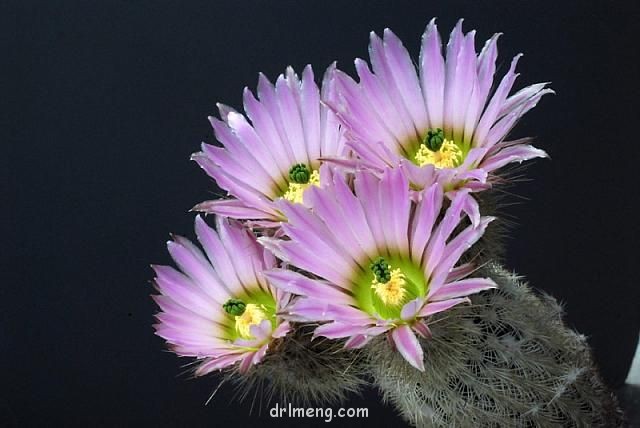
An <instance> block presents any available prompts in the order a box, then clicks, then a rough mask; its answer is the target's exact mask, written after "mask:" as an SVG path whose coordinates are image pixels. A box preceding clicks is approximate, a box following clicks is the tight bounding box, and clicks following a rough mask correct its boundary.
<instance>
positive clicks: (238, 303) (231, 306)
mask: <svg viewBox="0 0 640 428" xmlns="http://www.w3.org/2000/svg"><path fill="white" fill-rule="evenodd" d="M222 307H223V308H224V310H225V312H226V313H228V314H229V315H235V316H240V315H242V314H244V311H245V309H246V308H247V304H246V303H244V302H243V301H242V300H240V299H229V300H227V301H226V303H225V304H223V305H222Z"/></svg>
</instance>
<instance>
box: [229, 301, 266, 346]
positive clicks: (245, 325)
mask: <svg viewBox="0 0 640 428" xmlns="http://www.w3.org/2000/svg"><path fill="white" fill-rule="evenodd" d="M264 309H265V308H264V307H263V306H262V305H256V304H254V303H249V304H248V305H247V307H246V308H245V310H244V313H243V314H242V315H238V316H236V330H238V333H239V334H240V336H242V337H243V338H245V339H252V338H253V335H252V334H251V326H252V325H258V324H260V323H261V322H262V321H264V320H265V319H267V315H266V314H265V312H264Z"/></svg>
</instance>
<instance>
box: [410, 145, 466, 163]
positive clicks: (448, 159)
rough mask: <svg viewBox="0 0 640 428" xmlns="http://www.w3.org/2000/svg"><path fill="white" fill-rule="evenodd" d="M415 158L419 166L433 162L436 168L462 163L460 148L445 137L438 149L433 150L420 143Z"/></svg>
mask: <svg viewBox="0 0 640 428" xmlns="http://www.w3.org/2000/svg"><path fill="white" fill-rule="evenodd" d="M415 160H416V163H417V164H418V165H419V166H425V165H427V164H433V165H435V167H436V168H455V167H457V166H458V165H460V164H461V163H462V150H461V149H460V147H458V145H457V144H456V143H454V142H453V141H451V140H447V139H446V138H445V140H444V141H443V142H442V146H441V147H440V149H439V150H438V151H435V152H433V151H431V150H429V148H428V147H427V146H426V145H425V144H421V145H420V148H419V149H418V151H417V152H416V155H415Z"/></svg>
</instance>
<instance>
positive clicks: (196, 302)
mask: <svg viewBox="0 0 640 428" xmlns="http://www.w3.org/2000/svg"><path fill="white" fill-rule="evenodd" d="M195 229H196V233H197V235H198V240H199V241H200V243H201V244H202V246H203V248H204V252H205V254H206V256H205V254H203V253H202V252H201V251H200V250H199V249H198V248H197V247H196V246H195V245H194V244H192V243H191V242H190V241H189V240H187V239H185V238H182V237H180V236H174V237H173V240H172V241H169V242H168V243H167V247H168V249H169V253H170V254H171V257H173V259H174V260H175V262H176V264H177V265H178V267H179V268H180V270H181V271H182V272H180V271H178V270H176V269H173V268H172V267H169V266H153V269H154V270H155V273H156V278H155V285H156V287H157V289H158V291H159V292H160V294H159V295H156V296H154V299H155V301H156V303H157V304H158V306H160V309H161V312H160V313H158V314H157V315H156V318H157V320H158V323H157V324H156V325H155V329H156V334H157V335H158V336H160V337H162V338H164V339H165V340H166V341H167V343H169V344H170V347H171V349H172V350H173V351H174V352H175V353H176V354H178V355H180V356H186V357H195V358H197V359H198V360H200V363H199V365H198V368H197V369H196V371H195V373H196V375H198V376H200V375H204V374H207V373H210V372H212V371H214V370H220V369H222V368H225V367H228V366H231V365H233V364H236V363H239V370H240V371H241V372H246V371H247V370H249V369H250V368H251V366H252V365H254V364H258V363H259V362H260V361H261V360H262V358H263V357H264V356H265V354H266V353H267V352H268V349H269V344H270V343H271V342H272V341H273V340H274V339H275V338H279V337H283V336H284V335H286V333H287V332H288V331H289V329H290V328H289V323H288V322H287V321H284V320H283V319H282V318H281V317H280V316H279V315H278V314H279V312H280V311H281V310H282V309H283V307H284V306H285V305H287V303H288V302H289V299H290V295H289V293H287V292H283V291H280V290H277V289H275V288H273V287H272V286H271V284H269V282H268V281H267V280H266V278H265V277H264V275H263V273H264V271H265V270H266V269H271V268H274V267H275V266H276V260H275V258H274V257H273V256H272V255H271V254H270V253H269V252H268V251H265V250H264V249H263V248H262V247H261V246H260V245H258V243H257V242H256V240H255V238H254V236H253V235H252V234H251V233H249V232H248V231H247V230H245V229H243V228H242V227H241V226H240V225H239V224H238V223H235V222H233V221H227V220H221V219H218V221H217V229H218V231H217V232H216V231H215V230H213V229H212V228H210V227H209V226H207V224H206V223H205V221H204V220H203V219H202V218H200V217H198V218H196V223H195Z"/></svg>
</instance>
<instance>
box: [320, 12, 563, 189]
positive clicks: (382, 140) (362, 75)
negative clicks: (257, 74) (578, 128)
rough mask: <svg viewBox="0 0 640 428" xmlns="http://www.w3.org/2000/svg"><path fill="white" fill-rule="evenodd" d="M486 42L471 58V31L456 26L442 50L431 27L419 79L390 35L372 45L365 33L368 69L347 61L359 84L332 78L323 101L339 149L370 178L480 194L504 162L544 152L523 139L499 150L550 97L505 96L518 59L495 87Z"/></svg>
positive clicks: (528, 91) (532, 91) (535, 88)
mask: <svg viewBox="0 0 640 428" xmlns="http://www.w3.org/2000/svg"><path fill="white" fill-rule="evenodd" d="M498 36H499V34H496V35H494V36H493V37H492V38H491V39H489V40H488V41H487V42H486V43H485V45H484V48H483V49H482V51H481V52H480V54H476V50H475V45H474V43H475V40H474V37H475V31H471V32H469V33H467V34H463V32H462V20H460V21H459V22H458V24H457V25H456V27H455V28H454V30H453V31H452V33H451V37H450V39H449V43H448V44H447V46H446V49H445V51H446V54H445V56H443V54H442V43H441V40H440V35H439V33H438V29H437V27H436V24H435V20H431V22H430V23H429V25H428V26H427V29H426V31H425V33H424V35H423V37H422V46H421V50H420V59H419V63H418V71H417V72H416V67H415V66H414V64H413V62H412V61H411V58H410V56H409V54H408V52H407V50H406V49H405V47H404V46H403V45H402V42H401V41H400V40H399V39H398V37H396V35H395V34H393V33H392V32H391V31H390V30H389V29H386V30H385V31H384V38H383V39H381V38H380V37H378V36H377V35H376V34H375V33H371V43H370V46H369V54H370V59H371V65H372V67H373V72H372V71H371V70H370V69H369V66H368V64H367V63H366V62H365V61H363V60H361V59H357V60H356V61H355V65H356V70H357V73H358V77H359V82H358V83H356V82H355V81H354V80H353V79H351V78H350V77H349V76H347V75H346V74H345V73H342V72H340V71H336V72H335V79H334V81H333V83H332V84H333V85H334V86H335V87H334V90H333V91H331V93H330V94H329V95H330V96H329V97H328V98H327V100H326V102H327V103H328V104H329V105H330V106H331V107H332V109H333V110H334V111H335V112H336V114H337V116H338V118H339V119H340V121H341V122H342V124H343V125H344V126H345V127H346V128H347V131H346V132H347V134H346V135H347V137H348V139H349V140H350V141H349V143H348V145H349V146H350V147H351V148H352V149H353V151H354V152H355V153H356V154H357V155H358V157H359V158H360V164H361V165H365V166H368V167H370V168H373V169H377V170H379V171H381V170H383V169H384V168H386V167H392V168H395V167H398V166H399V165H401V162H400V161H401V160H402V159H407V160H408V161H409V162H404V163H403V164H402V167H403V168H404V169H406V173H407V174H408V176H409V179H410V180H411V182H412V185H413V186H414V187H419V188H422V187H427V186H428V185H430V183H431V182H433V180H434V179H433V178H432V175H433V173H434V172H435V173H437V175H438V178H437V181H439V182H441V183H442V184H443V185H444V186H445V188H446V189H447V190H452V189H456V188H459V187H461V186H464V187H467V188H469V189H472V190H481V189H484V188H486V187H488V180H487V179H488V174H489V173H492V172H493V171H495V170H497V169H499V168H501V167H502V166H504V165H506V164H508V163H511V162H522V161H524V160H528V159H531V158H535V157H546V156H547V155H546V153H545V152H544V151H542V150H539V149H537V148H535V147H533V146H531V145H528V144H525V140H517V141H504V139H505V137H506V136H507V134H508V133H509V131H510V130H511V129H512V128H513V127H514V125H515V124H516V122H517V121H518V120H519V119H520V118H521V117H522V116H523V115H524V114H525V113H526V112H527V111H529V110H530V109H531V108H533V107H534V106H535V105H536V104H537V102H538V101H539V100H540V98H541V97H542V96H543V95H545V94H548V93H553V91H552V90H551V89H545V86H546V83H538V84H534V85H531V86H528V87H526V88H524V89H522V90H520V91H518V92H517V93H515V94H513V95H511V96H509V93H510V92H511V88H512V87H513V84H514V82H515V80H516V77H517V76H518V75H517V74H516V72H515V67H516V63H517V62H518V59H519V58H520V56H521V55H517V56H516V57H515V58H514V59H513V61H512V62H511V66H510V68H509V70H508V71H507V73H506V74H505V76H504V77H503V78H502V80H501V81H500V82H499V84H497V86H496V87H495V90H494V91H492V90H491V88H492V86H493V85H494V75H495V68H496V67H495V62H496V58H497V47H496V42H497V39H498Z"/></svg>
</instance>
